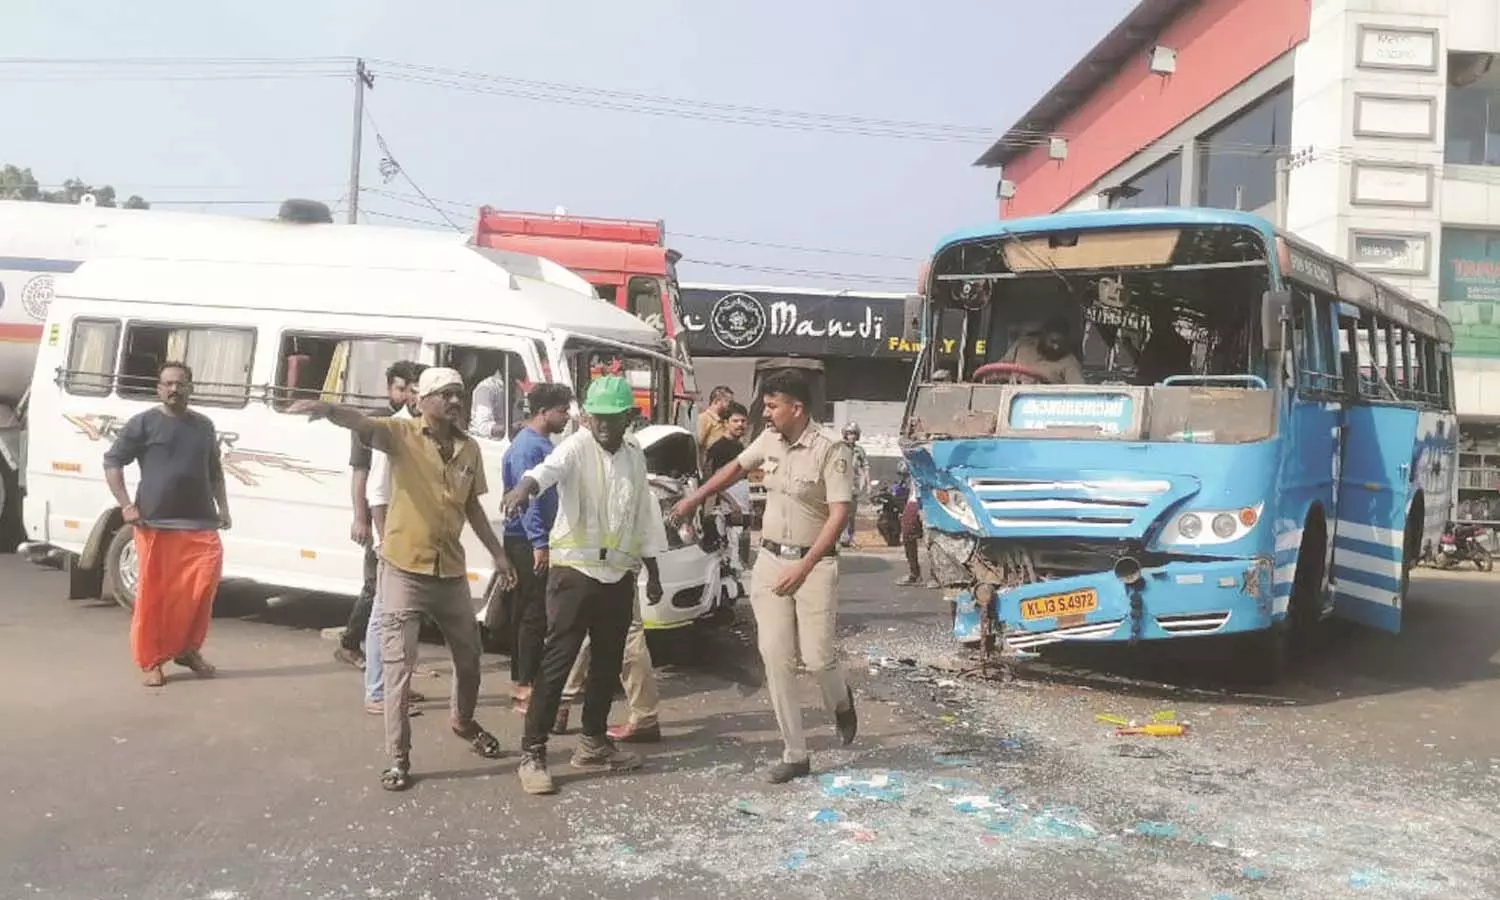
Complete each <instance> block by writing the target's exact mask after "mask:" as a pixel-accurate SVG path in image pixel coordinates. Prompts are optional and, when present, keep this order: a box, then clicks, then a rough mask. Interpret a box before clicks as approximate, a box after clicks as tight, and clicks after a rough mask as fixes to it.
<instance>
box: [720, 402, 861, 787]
mask: <svg viewBox="0 0 1500 900" xmlns="http://www.w3.org/2000/svg"><path fill="white" fill-rule="evenodd" d="M850 456H851V451H850V448H849V445H848V444H845V443H844V441H843V440H842V438H841V437H840V436H839V435H838V434H837V433H836V432H833V431H831V430H829V429H827V428H823V427H822V426H820V425H816V424H809V425H808V426H807V430H805V431H804V432H803V433H802V435H801V436H800V437H798V438H797V440H795V441H790V442H789V441H787V440H786V439H785V438H784V437H782V436H781V435H780V433H778V432H777V431H776V430H775V429H771V428H768V429H766V430H765V431H764V432H762V433H761V435H760V437H759V438H756V440H755V442H754V443H752V444H751V445H750V446H749V447H747V448H746V449H745V452H744V453H741V454H740V456H739V464H740V465H741V466H743V467H744V468H745V469H746V470H751V469H756V468H759V469H761V470H762V471H763V472H764V473H765V488H766V511H765V517H764V520H763V525H762V528H761V542H762V546H761V550H760V553H759V555H758V556H757V558H756V560H755V568H754V570H753V572H752V573H751V577H750V608H751V609H752V610H753V611H754V613H755V626H756V631H757V633H758V635H759V642H760V655H761V659H762V661H763V662H764V663H765V667H766V688H767V690H768V691H769V692H770V695H771V707H772V709H774V710H775V712H776V724H777V725H778V726H779V727H780V729H781V739H782V742H783V743H784V744H785V751H784V752H783V755H782V758H783V760H784V761H786V762H791V763H797V762H802V761H803V760H805V759H807V741H806V738H805V737H804V735H803V732H802V706H801V703H800V702H799V701H798V699H797V678H796V674H797V659H798V657H799V656H800V657H801V660H802V665H803V666H804V667H805V668H806V669H807V671H808V672H809V673H811V674H812V676H813V677H814V678H815V679H817V682H818V687H819V690H820V691H821V693H822V695H823V705H824V706H825V707H826V708H827V709H828V711H829V712H833V711H834V710H837V709H838V708H839V707H840V706H843V705H845V704H846V703H847V702H848V687H847V686H846V685H845V683H844V673H843V672H842V671H841V670H840V668H839V665H838V659H837V658H836V654H835V644H834V628H835V626H836V622H837V614H838V589H839V564H838V558H837V557H836V556H833V555H829V556H825V557H823V558H822V559H820V560H818V562H817V563H816V564H815V565H814V566H813V568H812V571H811V573H810V574H809V575H808V576H807V580H805V581H804V582H803V583H802V586H801V587H800V588H798V589H797V592H796V593H795V594H794V595H792V596H790V597H778V596H777V595H776V593H775V590H774V589H775V587H776V583H777V582H778V581H780V580H781V578H782V576H783V574H785V573H786V572H787V571H788V570H789V569H791V568H793V567H795V566H798V565H801V564H802V560H801V559H798V558H788V557H785V556H778V555H776V554H774V553H772V552H771V551H770V550H769V549H767V547H766V546H765V545H766V544H767V543H774V544H779V545H781V546H782V547H783V548H799V549H805V548H807V547H810V546H811V545H812V544H813V542H814V541H816V540H817V538H818V533H819V532H821V531H822V530H823V525H824V524H825V523H827V521H828V516H829V510H828V504H830V503H850V502H852V501H853V499H854V471H853V469H854V466H853V464H852V460H851V459H850Z"/></svg>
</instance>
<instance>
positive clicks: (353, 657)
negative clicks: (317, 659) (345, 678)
mask: <svg viewBox="0 0 1500 900" xmlns="http://www.w3.org/2000/svg"><path fill="white" fill-rule="evenodd" d="M333 658H334V661H335V662H341V663H343V664H344V665H346V666H353V667H354V668H356V669H363V668H364V667H365V654H364V652H363V651H362V650H360V649H359V648H358V647H340V648H338V649H337V650H335V651H333Z"/></svg>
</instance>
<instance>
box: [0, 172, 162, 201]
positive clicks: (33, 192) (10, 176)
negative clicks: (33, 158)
mask: <svg viewBox="0 0 1500 900" xmlns="http://www.w3.org/2000/svg"><path fill="white" fill-rule="evenodd" d="M85 194H93V195H94V205H95V206H107V207H114V206H121V207H123V208H125V209H150V208H151V204H149V203H147V202H146V201H145V199H144V198H142V197H141V196H140V195H139V194H131V195H130V196H129V197H128V198H127V199H126V200H125V202H124V203H117V202H116V197H115V189H114V187H113V186H112V185H108V184H106V185H104V186H102V187H94V186H93V185H91V184H89V183H88V182H85V181H82V180H80V179H77V178H69V179H68V180H67V181H64V182H63V183H62V189H61V190H56V191H47V190H43V189H42V186H41V185H40V184H38V183H37V180H36V176H35V175H33V174H31V170H30V169H22V168H19V167H17V166H12V165H9V164H7V165H5V166H0V200H28V201H33V202H39V203H68V204H73V205H76V204H77V203H78V201H80V200H82V199H83V196H84V195H85Z"/></svg>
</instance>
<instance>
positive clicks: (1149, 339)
mask: <svg viewBox="0 0 1500 900" xmlns="http://www.w3.org/2000/svg"><path fill="white" fill-rule="evenodd" d="M933 274H934V291H933V298H934V301H935V303H934V305H935V306H936V307H937V308H938V309H940V310H945V312H944V313H943V314H942V315H939V316H936V317H935V318H934V319H933V320H932V325H933V338H934V339H933V340H932V341H930V342H929V346H931V347H932V348H933V352H932V353H931V354H930V356H929V361H930V370H929V374H930V375H931V377H932V378H933V379H934V380H938V381H948V380H951V381H976V382H981V383H996V382H1006V383H1024V384H1054V385H1065V384H1098V385H1137V386H1150V385H1156V384H1160V383H1161V382H1163V381H1165V380H1166V379H1168V378H1174V379H1175V381H1174V383H1180V382H1181V381H1183V380H1184V379H1187V378H1196V379H1204V380H1209V381H1218V380H1219V379H1220V378H1221V377H1223V376H1244V375H1252V374H1254V375H1264V374H1265V373H1264V364H1263V355H1262V354H1261V353H1259V352H1258V347H1259V321H1260V320H1259V310H1260V307H1261V301H1262V297H1263V296H1264V293H1265V291H1266V290H1267V288H1268V286H1269V281H1270V275H1271V270H1270V266H1269V264H1268V261H1267V258H1266V251H1265V246H1264V244H1263V243H1262V241H1261V240H1260V239H1259V237H1258V236H1257V235H1255V234H1254V233H1253V232H1251V231H1248V230H1245V229H1238V228H1234V227H1224V226H1216V227H1202V228H1150V229H1111V230H1095V231H1082V232H1080V231H1072V232H1059V233H1053V234H1045V235H1040V236H1038V235H1026V236H1025V237H1020V236H1003V237H992V238H986V239H984V240H980V241H974V242H970V243H968V244H959V245H955V246H953V247H950V248H948V249H947V250H945V251H944V252H943V253H942V254H940V256H939V258H938V259H937V261H936V264H935V265H934V267H933ZM1223 383H1225V384H1230V383H1238V384H1241V385H1243V384H1246V383H1248V382H1245V381H1240V382H1233V381H1224V382H1223Z"/></svg>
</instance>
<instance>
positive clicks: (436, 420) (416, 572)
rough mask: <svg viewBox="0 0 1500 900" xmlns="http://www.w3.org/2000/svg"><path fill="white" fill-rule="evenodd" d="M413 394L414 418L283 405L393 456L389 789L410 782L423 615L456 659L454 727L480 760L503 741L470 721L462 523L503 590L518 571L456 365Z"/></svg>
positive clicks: (385, 587)
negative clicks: (491, 500)
mask: <svg viewBox="0 0 1500 900" xmlns="http://www.w3.org/2000/svg"><path fill="white" fill-rule="evenodd" d="M417 396H418V398H419V399H418V401H417V403H418V406H419V408H420V410H421V416H420V417H419V418H413V419H390V418H384V419H380V418H371V417H370V416H367V415H365V414H364V413H362V412H360V411H359V410H357V409H354V408H353V407H349V406H335V405H333V404H331V403H323V402H321V401H318V400H298V401H297V402H295V403H293V404H292V405H291V407H290V411H291V412H294V413H305V414H306V415H307V416H308V418H309V419H311V420H314V421H316V420H317V419H327V420H328V421H330V422H332V423H333V424H335V425H337V426H339V427H340V428H347V429H349V430H350V431H352V432H354V433H355V434H357V435H359V437H360V438H361V439H362V440H364V442H365V443H366V444H368V445H369V446H370V447H372V448H373V449H375V450H379V451H381V452H382V453H384V454H386V456H387V457H389V459H390V466H391V474H390V479H391V490H390V502H389V505H388V507H387V511H386V519H385V534H384V536H383V539H382V541H381V546H380V556H381V561H382V563H383V565H382V566H381V573H380V599H381V604H382V606H383V609H382V610H381V614H380V635H381V637H380V651H381V657H382V663H383V667H384V670H385V671H384V681H385V736H386V747H387V749H388V751H389V752H390V754H391V759H392V765H391V767H390V768H388V769H386V770H385V771H384V772H382V773H381V776H380V783H381V786H382V787H384V788H385V789H386V790H388V791H404V790H406V789H407V788H409V787H411V784H412V778H411V722H410V720H409V718H408V713H407V695H408V693H409V691H410V689H411V676H412V672H413V671H414V670H415V669H416V666H417V638H418V632H419V631H420V630H421V624H422V614H423V613H426V614H427V615H429V616H431V617H432V619H433V621H435V622H437V625H438V628H439V630H441V631H442V633H443V641H444V643H446V644H447V645H448V652H449V653H450V654H451V655H452V657H453V697H452V701H451V704H452V710H451V712H452V720H451V722H450V726H451V727H452V729H453V733H454V734H456V735H458V736H459V737H460V738H462V739H464V740H465V741H468V742H469V745H470V746H471V747H472V749H473V750H474V752H475V753H478V754H479V755H480V756H483V757H485V758H486V759H497V758H499V756H500V755H501V751H500V742H499V741H497V740H495V736H494V735H492V734H490V733H489V732H488V731H486V730H484V728H482V727H480V725H479V723H478V722H476V721H474V708H475V706H476V705H477V704H478V700H479V663H480V654H481V652H482V651H481V646H480V640H479V623H478V622H476V621H475V620H474V608H473V605H472V601H471V599H470V593H469V579H468V567H467V563H466V561H465V559H464V548H463V543H462V541H461V538H462V536H463V530H464V525H465V524H467V525H468V526H469V527H471V528H473V529H474V533H475V534H476V535H478V536H479V540H480V541H481V542H482V543H483V544H484V547H485V549H486V550H488V551H489V552H490V557H491V559H492V561H493V565H494V568H495V572H496V573H497V574H498V575H499V578H500V583H501V586H502V587H503V588H504V589H506V590H508V589H509V588H510V587H511V586H512V585H513V584H514V583H515V570H514V569H513V568H512V567H511V565H510V561H509V560H508V559H506V556H505V549H504V547H503V546H502V545H501V543H500V539H499V538H498V537H496V535H495V530H494V528H493V527H491V525H490V520H489V517H488V516H487V515H485V512H484V509H483V507H481V506H480V505H479V498H480V497H481V496H482V495H483V494H484V493H485V491H486V489H487V485H486V484H485V478H484V460H483V458H482V457H481V454H480V450H479V444H478V443H477V442H475V441H474V439H472V438H471V437H469V436H468V435H467V434H465V433H464V431H463V429H461V428H460V427H459V422H461V421H462V420H463V409H464V383H463V377H462V376H460V375H459V374H458V372H456V371H454V370H453V369H446V368H431V369H427V370H426V371H424V372H423V373H422V377H421V379H420V380H419V381H418V382H417Z"/></svg>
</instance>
